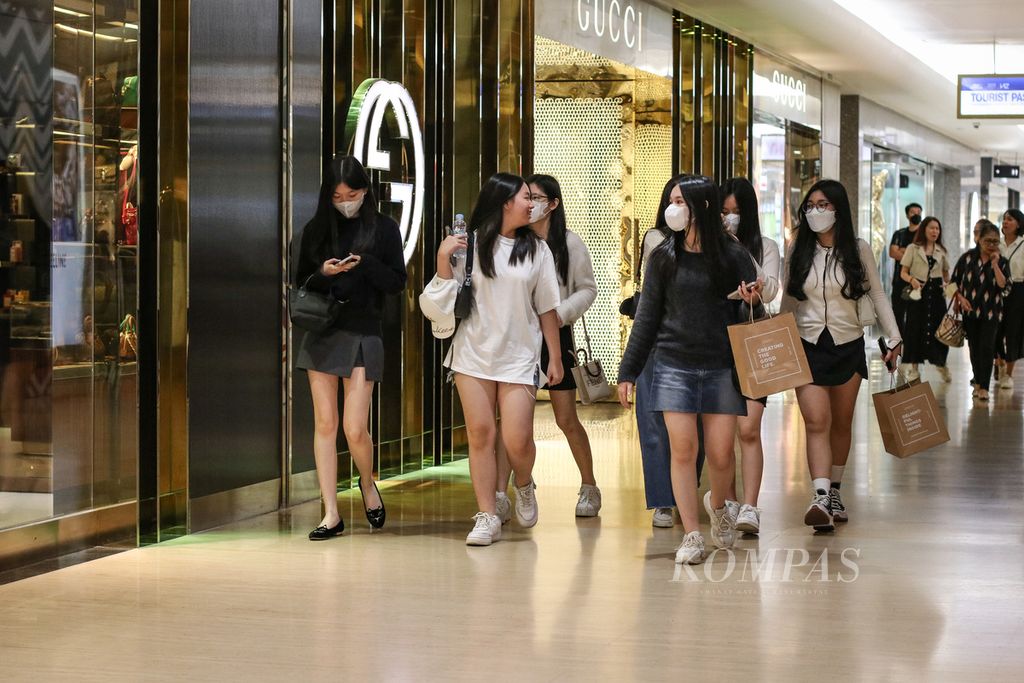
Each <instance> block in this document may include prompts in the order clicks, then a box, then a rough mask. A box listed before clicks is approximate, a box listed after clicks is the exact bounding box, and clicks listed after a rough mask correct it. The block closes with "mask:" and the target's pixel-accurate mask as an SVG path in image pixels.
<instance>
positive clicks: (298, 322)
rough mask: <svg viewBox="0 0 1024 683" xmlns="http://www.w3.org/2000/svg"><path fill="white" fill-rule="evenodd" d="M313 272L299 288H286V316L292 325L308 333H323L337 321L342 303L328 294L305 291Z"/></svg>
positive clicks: (310, 290)
mask: <svg viewBox="0 0 1024 683" xmlns="http://www.w3.org/2000/svg"><path fill="white" fill-rule="evenodd" d="M313 275H316V273H315V272H314V273H313V274H312V275H310V276H309V277H308V278H306V281H305V282H303V283H302V285H300V286H299V287H294V286H289V287H288V315H289V317H290V318H291V320H292V324H293V325H295V326H296V327H301V328H302V329H304V330H309V331H310V332H323V331H324V330H327V329H329V328H330V327H331V326H332V325H334V323H335V322H337V320H338V316H339V315H340V313H341V307H342V306H343V305H344V303H343V302H341V301H338V300H337V299H335V298H334V297H333V296H331V295H330V294H324V293H322V292H317V291H315V290H312V289H307V287H308V286H309V281H310V280H312V279H313Z"/></svg>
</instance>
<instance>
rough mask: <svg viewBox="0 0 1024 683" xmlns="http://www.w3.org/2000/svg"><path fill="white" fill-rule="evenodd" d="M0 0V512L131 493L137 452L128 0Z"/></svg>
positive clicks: (8, 516)
mask: <svg viewBox="0 0 1024 683" xmlns="http://www.w3.org/2000/svg"><path fill="white" fill-rule="evenodd" d="M8 7H9V6H8ZM15 7H16V8H17V7H18V6H17V5H15ZM0 11H5V10H0ZM7 11H10V14H9V15H8V16H4V17H0V18H2V19H3V22H2V24H0V27H2V28H0V31H2V35H0V44H4V45H12V46H14V49H15V50H16V51H17V54H13V55H8V56H9V57H10V58H11V59H10V60H5V61H6V62H7V63H12V64H16V65H18V67H17V68H18V69H21V70H22V75H21V77H19V78H13V79H9V80H8V81H7V83H8V85H7V86H5V87H8V88H10V91H9V92H3V93H0V95H2V97H0V107H2V110H0V163H2V164H3V166H2V168H0V192H2V195H3V196H2V219H0V291H2V292H3V309H2V315H0V528H6V527H11V526H15V525H19V524H24V523H27V522H32V521H36V520H41V519H46V518H49V517H52V516H60V515H65V514H70V513H74V512H80V511H83V510H88V509H92V508H96V507H101V506H105V505H110V504H113V503H118V502H123V501H126V500H131V499H133V498H134V497H135V495H136V494H135V491H136V469H137V462H138V439H137V422H138V419H137V415H138V412H137V379H136V377H137V374H136V364H135V354H136V346H137V335H136V327H135V314H136V309H137V287H136V280H137V278H136V265H137V246H136V245H137V242H138V231H139V226H138V214H137V211H136V205H137V201H138V200H137V184H138V174H137V165H138V162H137V146H136V143H137V140H138V104H139V103H138V3H137V2H136V1H135V0H107V1H106V2H103V3H98V2H83V1H73V0H62V2H60V3H58V4H53V5H44V4H43V3H32V4H30V6H28V7H24V6H22V7H21V8H17V9H10V10H7ZM14 37H19V39H18V40H14ZM26 38H27V39H26ZM19 46H20V47H19Z"/></svg>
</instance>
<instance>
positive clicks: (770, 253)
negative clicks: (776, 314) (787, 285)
mask: <svg viewBox="0 0 1024 683" xmlns="http://www.w3.org/2000/svg"><path fill="white" fill-rule="evenodd" d="M761 249H762V256H761V258H762V260H763V261H764V263H763V264H761V271H762V277H763V278H764V290H763V291H762V292H761V301H763V302H764V303H766V304H769V303H771V302H772V301H774V300H775V297H777V296H778V295H779V290H780V289H781V283H780V282H779V277H780V275H781V273H780V262H781V259H780V257H779V245H778V244H776V243H775V240H773V239H769V238H767V237H765V236H764V235H762V236H761Z"/></svg>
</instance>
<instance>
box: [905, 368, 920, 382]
mask: <svg viewBox="0 0 1024 683" xmlns="http://www.w3.org/2000/svg"><path fill="white" fill-rule="evenodd" d="M903 376H904V377H905V378H906V380H907V381H908V382H913V381H914V380H915V379H921V371H920V370H918V369H917V368H910V369H909V370H907V371H906V373H904V375H903Z"/></svg>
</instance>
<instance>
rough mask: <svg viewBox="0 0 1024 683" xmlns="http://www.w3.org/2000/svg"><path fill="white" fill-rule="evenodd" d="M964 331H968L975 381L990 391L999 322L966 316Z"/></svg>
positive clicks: (968, 343)
mask: <svg viewBox="0 0 1024 683" xmlns="http://www.w3.org/2000/svg"><path fill="white" fill-rule="evenodd" d="M964 331H965V332H966V333H967V345H968V348H969V350H970V352H971V369H972V370H973V371H974V383H975V384H977V385H979V386H980V387H981V388H982V389H984V390H985V391H988V385H989V383H990V382H991V381H992V364H993V361H994V360H995V357H996V340H997V338H998V336H999V323H998V322H997V321H995V320H982V319H979V318H970V317H965V318H964Z"/></svg>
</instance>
